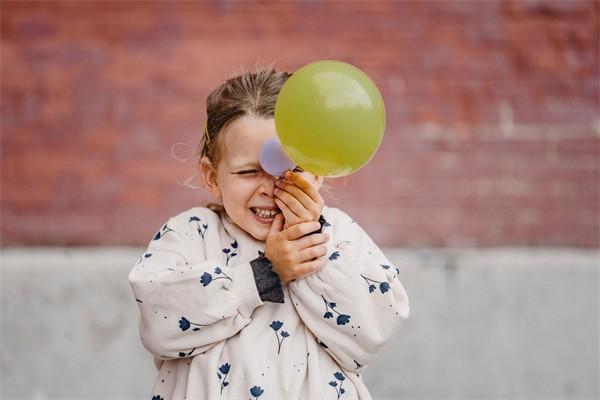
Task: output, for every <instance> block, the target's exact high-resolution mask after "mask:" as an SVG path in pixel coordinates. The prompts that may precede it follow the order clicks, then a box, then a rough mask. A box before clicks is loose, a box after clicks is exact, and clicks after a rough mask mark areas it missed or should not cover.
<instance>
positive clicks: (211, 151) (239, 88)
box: [188, 67, 291, 212]
mask: <svg viewBox="0 0 600 400" xmlns="http://www.w3.org/2000/svg"><path fill="white" fill-rule="evenodd" d="M290 76H291V74H290V73H288V72H282V71H277V70H275V68H273V67H268V68H257V69H256V71H254V72H244V73H241V74H240V75H237V76H234V77H232V78H230V79H228V80H226V81H225V82H224V83H222V84H221V85H219V86H218V87H217V88H215V89H214V90H213V91H212V92H211V93H210V94H209V95H208V97H207V98H206V122H205V125H204V134H203V135H202V139H201V141H200V144H199V150H198V153H197V162H198V164H197V165H199V164H200V160H201V159H202V158H203V157H207V158H208V159H209V160H210V162H211V164H212V165H213V167H214V168H217V166H218V165H219V162H220V161H221V157H222V151H221V145H220V142H221V140H220V133H221V132H222V131H223V129H224V128H225V127H226V126H227V125H228V124H229V123H231V122H233V121H234V120H236V119H237V118H240V117H243V116H246V115H254V116H257V117H262V118H274V116H275V101H276V100H277V95H278V94H279V92H280V90H281V88H282V86H283V84H284V83H285V81H286V80H287V79H288V78H289V77H290ZM188 183H189V181H188ZM188 186H189V185H188ZM205 206H206V207H207V208H210V209H211V210H213V211H215V212H223V211H224V208H223V205H222V204H220V203H208V204H206V205H205Z"/></svg>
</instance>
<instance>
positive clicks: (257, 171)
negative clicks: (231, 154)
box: [234, 169, 260, 175]
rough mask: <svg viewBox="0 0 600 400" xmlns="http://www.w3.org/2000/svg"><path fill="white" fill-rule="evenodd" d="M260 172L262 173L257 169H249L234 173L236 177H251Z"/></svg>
mask: <svg viewBox="0 0 600 400" xmlns="http://www.w3.org/2000/svg"><path fill="white" fill-rule="evenodd" d="M259 172H260V171H259V170H257V169H248V170H245V171H238V172H234V174H236V175H249V174H257V173H259Z"/></svg>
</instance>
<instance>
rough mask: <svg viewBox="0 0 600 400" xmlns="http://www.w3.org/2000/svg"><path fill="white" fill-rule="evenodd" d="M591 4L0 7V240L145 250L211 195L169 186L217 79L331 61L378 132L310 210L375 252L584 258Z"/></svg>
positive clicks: (591, 111) (591, 236)
mask: <svg viewBox="0 0 600 400" xmlns="http://www.w3.org/2000/svg"><path fill="white" fill-rule="evenodd" d="M598 4H599V3H598V2H597V1H593V0H592V1H580V0H566V1H511V2H498V1H452V2H450V1H435V2H433V1H431V2H428V1H419V2H409V1H397V2H350V3H340V2H317V1H314V2H287V3H272V4H268V3H261V4H260V5H258V4H251V3H247V2H215V3H208V2H192V1H181V2H171V1H155V2H125V1H118V2H116V1H115V2H107V1H104V2H91V1H85V2H84V1H72V2H64V3H62V2H48V1H46V2H32V1H15V2H12V1H2V3H0V7H1V23H2V27H1V34H2V44H1V46H2V47H1V51H2V53H1V56H2V60H1V63H2V64H1V67H2V71H1V75H2V82H1V91H2V104H1V117H2V126H1V127H2V141H1V157H2V172H1V174H2V175H1V178H2V182H1V190H2V206H1V217H2V223H1V234H2V244H3V245H4V246H6V245H20V244H24V245H95V244H102V245H121V244H123V245H124V244H145V243H147V242H148V240H149V239H150V238H151V237H152V235H153V233H154V231H155V230H156V229H157V228H158V227H159V226H160V225H161V224H162V223H163V222H164V221H165V220H166V218H168V217H169V216H171V215H173V214H175V213H177V212H179V211H181V210H184V209H187V208H189V207H192V206H195V205H198V204H201V203H202V202H203V201H205V200H208V199H209V197H208V195H207V194H206V193H204V192H203V191H202V190H201V189H200V190H193V189H188V188H186V187H184V186H182V185H181V184H180V182H182V181H185V179H186V178H187V177H189V176H191V175H192V174H193V170H194V163H193V153H194V151H195V149H196V145H197V141H198V139H199V137H200V134H201V133H202V128H203V121H204V119H203V118H204V116H203V110H204V98H205V96H206V95H207V94H208V92H209V91H210V90H211V89H212V88H213V87H214V86H215V85H216V84H218V83H219V82H221V81H222V80H224V79H225V78H228V77H229V76H231V75H233V74H235V73H237V72H239V71H240V70H241V68H252V67H253V66H254V64H255V63H257V62H259V63H269V62H275V63H276V66H278V67H280V68H282V69H287V70H294V69H296V68H298V67H300V66H302V65H304V64H306V63H309V62H312V61H316V60H320V59H338V60H342V61H346V62H349V63H352V64H354V65H356V66H358V67H359V68H361V69H363V70H364V71H365V72H367V73H368V74H369V75H370V76H371V77H372V78H373V79H374V81H375V82H376V83H377V85H378V86H379V88H380V90H381V91H382V94H383V96H384V99H385V102H386V108H387V115H388V126H387V130H386V134H385V137H384V141H383V144H382V146H381V148H380V150H379V151H378V153H377V154H376V156H375V157H374V159H373V160H372V161H371V163H369V164H368V165H367V166H366V167H364V168H363V169H361V170H360V171H358V172H357V173H356V174H354V175H351V176H349V177H346V178H340V179H332V180H330V181H329V184H330V186H331V187H332V192H333V193H334V194H335V197H333V196H327V198H328V200H329V203H330V204H332V205H338V206H340V207H342V208H343V209H345V210H346V211H348V212H349V213H350V214H351V215H353V216H354V217H355V219H356V220H357V221H358V222H360V223H361V224H362V225H363V226H364V227H365V228H366V229H367V231H369V232H370V233H371V235H372V236H373V237H374V238H375V240H376V241H377V242H378V243H380V244H381V245H394V246H492V245H548V246H581V247H596V246H598V245H600V238H599V230H600V226H599V218H598V215H599V195H598V194H599V191H598V182H599V171H600V168H599V157H600V141H599V138H600V118H599V114H598V110H599V102H600V101H599V97H598V96H599V94H598V93H599V83H598V82H599V81H598V79H599V72H598V67H599V65H598V64H599V63H598V48H599V44H600V43H599V24H598V14H599V6H598ZM175 143H181V144H179V145H177V146H176V147H175V148H174V149H173V153H175V156H177V158H179V159H181V158H187V159H188V161H187V162H181V161H178V160H177V159H176V158H175V157H173V155H172V151H171V150H172V149H171V148H172V147H173V145H174V144H175Z"/></svg>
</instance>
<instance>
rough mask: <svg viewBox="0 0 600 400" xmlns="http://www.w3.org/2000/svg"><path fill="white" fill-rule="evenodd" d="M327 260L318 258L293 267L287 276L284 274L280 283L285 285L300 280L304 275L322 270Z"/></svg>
mask: <svg viewBox="0 0 600 400" xmlns="http://www.w3.org/2000/svg"><path fill="white" fill-rule="evenodd" d="M326 262H327V260H326V259H324V258H318V259H316V260H311V261H307V262H304V263H301V264H298V265H296V266H295V267H294V269H293V271H290V273H289V274H286V275H285V277H284V278H282V283H283V284H286V283H288V282H289V281H293V280H296V279H300V278H302V277H304V276H306V275H309V274H311V273H313V272H315V271H317V270H319V269H321V268H323V267H324V266H325V264H326Z"/></svg>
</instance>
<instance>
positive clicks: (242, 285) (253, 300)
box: [233, 264, 263, 318]
mask: <svg viewBox="0 0 600 400" xmlns="http://www.w3.org/2000/svg"><path fill="white" fill-rule="evenodd" d="M252 275H253V274H252V267H251V266H250V264H240V265H238V266H237V267H236V275H235V279H234V280H233V292H234V293H235V294H236V295H237V297H238V301H239V306H238V311H239V313H240V314H241V315H242V316H243V317H244V318H250V316H251V315H252V312H253V311H254V309H255V308H256V307H258V306H261V305H262V304H263V302H262V300H261V298H260V297H259V295H258V293H257V292H256V289H255V288H254V286H252V284H250V285H249V284H248V282H252V279H253V277H252Z"/></svg>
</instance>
